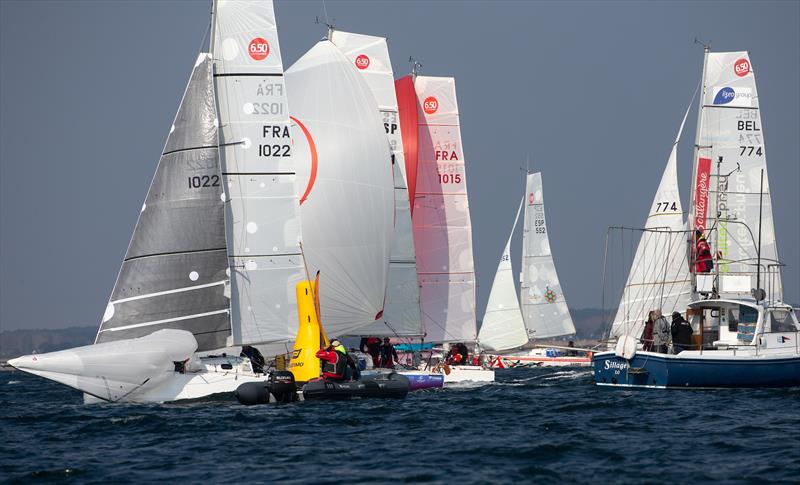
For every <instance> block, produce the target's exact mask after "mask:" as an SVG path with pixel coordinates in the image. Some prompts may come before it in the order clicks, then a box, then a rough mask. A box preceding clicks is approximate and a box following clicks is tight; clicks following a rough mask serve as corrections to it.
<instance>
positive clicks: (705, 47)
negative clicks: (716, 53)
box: [694, 36, 711, 52]
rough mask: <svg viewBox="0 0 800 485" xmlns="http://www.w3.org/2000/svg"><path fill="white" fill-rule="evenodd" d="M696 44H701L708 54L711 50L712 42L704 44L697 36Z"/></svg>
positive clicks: (695, 38)
mask: <svg viewBox="0 0 800 485" xmlns="http://www.w3.org/2000/svg"><path fill="white" fill-rule="evenodd" d="M694 43H695V44H700V45H701V46H703V50H705V51H706V52H708V51H710V50H711V41H710V40H709V41H707V42H703V41H702V40H700V39H698V38H697V36H695V37H694Z"/></svg>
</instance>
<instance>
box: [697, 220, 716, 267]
mask: <svg viewBox="0 0 800 485" xmlns="http://www.w3.org/2000/svg"><path fill="white" fill-rule="evenodd" d="M694 234H695V239H696V240H697V243H696V245H695V254H696V255H697V256H696V257H697V262H696V263H695V265H694V270H695V273H710V272H711V270H712V269H714V258H713V257H712V256H711V246H709V245H708V241H706V237H705V236H703V231H700V230H697V231H695V233H694Z"/></svg>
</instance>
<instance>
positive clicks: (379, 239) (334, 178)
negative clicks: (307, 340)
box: [286, 41, 394, 336]
mask: <svg viewBox="0 0 800 485" xmlns="http://www.w3.org/2000/svg"><path fill="white" fill-rule="evenodd" d="M286 80H287V84H288V86H289V97H290V104H291V106H292V118H293V119H294V121H295V126H294V127H293V129H292V130H293V139H294V152H293V153H294V154H295V158H296V160H297V164H298V167H303V169H304V170H309V172H308V173H307V174H303V175H301V176H300V180H299V184H298V185H299V187H300V191H299V192H300V193H301V194H303V195H302V197H301V198H300V211H301V215H302V221H303V251H304V254H305V257H306V261H307V263H308V267H309V271H310V273H311V274H312V275H313V274H315V273H316V272H317V271H320V307H321V313H322V324H323V325H324V327H325V330H326V332H327V334H328V336H337V335H342V334H345V333H352V332H354V331H356V330H357V329H358V328H360V327H362V326H364V325H367V324H370V323H372V322H374V321H375V320H377V319H379V318H381V314H382V313H383V306H384V298H385V295H386V285H387V281H388V271H389V251H390V249H391V243H392V231H393V225H394V189H393V180H392V168H391V165H390V160H391V152H390V150H389V144H388V143H387V142H386V133H385V132H384V130H383V127H382V126H381V120H380V117H379V115H378V107H377V103H376V102H375V98H374V96H373V95H372V93H371V92H370V89H369V86H367V84H366V82H365V81H364V79H363V77H362V76H361V75H360V74H359V73H358V72H357V71H356V68H355V67H354V66H353V65H352V63H351V62H350V61H348V59H347V58H346V57H345V56H344V54H342V52H341V51H340V50H339V49H337V48H336V46H334V45H333V44H332V43H331V42H329V41H322V42H319V43H317V44H316V45H315V46H314V47H313V48H312V49H311V50H309V51H308V52H307V53H306V54H304V55H303V57H301V58H300V59H299V60H298V61H297V62H296V63H295V64H294V65H292V67H291V68H289V69H288V70H287V71H286ZM306 180H307V181H306Z"/></svg>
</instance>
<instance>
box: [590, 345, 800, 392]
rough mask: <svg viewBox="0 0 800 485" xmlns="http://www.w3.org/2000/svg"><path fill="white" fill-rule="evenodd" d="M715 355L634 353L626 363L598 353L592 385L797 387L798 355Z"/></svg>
mask: <svg viewBox="0 0 800 485" xmlns="http://www.w3.org/2000/svg"><path fill="white" fill-rule="evenodd" d="M716 352H720V351H707V352H704V353H702V354H701V353H700V352H685V353H686V354H690V355H686V356H682V355H681V354H678V355H665V354H657V353H653V352H637V353H636V354H635V355H634V356H633V358H632V359H630V360H626V359H623V358H621V357H617V356H616V355H615V354H614V352H602V353H599V354H596V355H595V356H594V358H593V360H592V365H593V368H594V378H595V383H596V384H597V385H598V386H618V387H643V388H661V389H664V388H675V389H687V388H688V389H691V388H756V387H772V388H775V387H796V386H800V355H788V356H787V355H785V354H784V355H741V356H736V355H729V356H719V355H713V354H714V353H716ZM682 354H683V353H682ZM709 354H711V355H709Z"/></svg>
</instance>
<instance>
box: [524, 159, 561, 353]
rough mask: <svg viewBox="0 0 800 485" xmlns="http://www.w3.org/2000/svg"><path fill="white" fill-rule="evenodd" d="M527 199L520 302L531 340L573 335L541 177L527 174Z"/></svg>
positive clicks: (535, 174) (538, 174)
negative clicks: (559, 274)
mask: <svg viewBox="0 0 800 485" xmlns="http://www.w3.org/2000/svg"><path fill="white" fill-rule="evenodd" d="M525 198H526V201H527V203H526V204H525V230H524V232H523V236H522V278H521V287H520V302H521V303H522V317H523V318H524V319H525V327H526V328H527V329H528V336H529V338H531V339H534V338H537V339H541V338H550V337H559V336H562V335H569V334H573V333H575V325H573V323H572V317H571V316H570V314H569V308H568V307H567V302H566V299H565V298H564V292H563V291H562V290H561V284H560V283H559V281H558V274H557V273H556V267H555V263H554V262H553V255H552V253H551V252H550V240H549V238H548V236H547V223H546V221H545V216H544V194H543V192H542V174H540V173H538V172H537V173H530V174H528V178H527V191H526V194H525Z"/></svg>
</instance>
